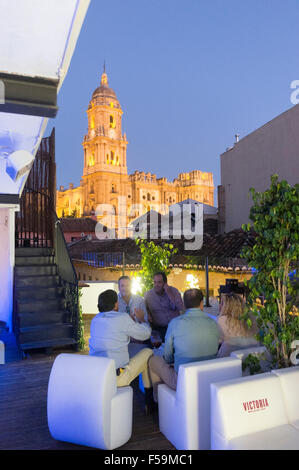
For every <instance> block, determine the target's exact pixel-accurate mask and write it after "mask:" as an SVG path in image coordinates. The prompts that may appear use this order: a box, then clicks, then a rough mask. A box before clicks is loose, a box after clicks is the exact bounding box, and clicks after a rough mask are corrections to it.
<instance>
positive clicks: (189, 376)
mask: <svg viewBox="0 0 299 470" xmlns="http://www.w3.org/2000/svg"><path fill="white" fill-rule="evenodd" d="M241 375H242V368H241V361H240V360H239V359H235V358H228V357H227V358H221V359H211V360H208V361H201V362H193V363H189V364H183V365H181V366H180V367H179V373H178V382H177V390H176V392H175V391H173V390H171V389H170V388H169V387H167V386H166V385H159V387H158V402H159V426H160V430H161V432H162V433H163V434H164V435H165V436H166V438H167V439H168V440H169V441H170V442H171V443H172V444H173V445H174V446H175V447H176V448H177V449H182V450H198V449H210V384H211V383H212V382H215V381H218V380H226V379H231V378H236V377H241Z"/></svg>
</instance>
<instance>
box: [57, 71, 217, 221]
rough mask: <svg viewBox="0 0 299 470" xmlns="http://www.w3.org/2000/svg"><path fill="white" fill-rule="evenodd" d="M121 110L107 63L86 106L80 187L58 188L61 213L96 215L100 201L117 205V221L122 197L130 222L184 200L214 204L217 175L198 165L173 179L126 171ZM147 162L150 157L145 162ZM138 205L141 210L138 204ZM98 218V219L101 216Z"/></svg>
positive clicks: (59, 214) (125, 140)
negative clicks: (86, 119)
mask: <svg viewBox="0 0 299 470" xmlns="http://www.w3.org/2000/svg"><path fill="white" fill-rule="evenodd" d="M122 114H123V111H122V109H121V106H120V103H119V101H118V99H117V97H116V94H115V92H114V91H113V90H112V88H110V87H109V83H108V77H107V74H106V71H105V68H104V72H103V74H102V76H101V83H100V86H99V87H98V88H96V90H95V91H94V92H93V94H92V98H91V100H90V102H89V106H88V109H87V118H88V131H87V134H86V135H85V136H84V139H83V144H82V145H83V150H84V165H83V176H82V179H81V181H80V186H78V187H76V188H74V186H73V184H70V187H69V189H64V188H63V187H62V186H61V187H60V190H59V191H57V207H56V210H57V214H58V217H63V216H67V215H75V216H77V217H83V216H94V215H95V211H96V207H97V206H98V205H99V204H109V205H110V206H113V207H114V210H115V215H116V226H118V219H117V217H118V214H117V211H118V207H119V206H118V201H119V197H120V196H122V198H123V201H124V204H125V207H126V208H127V215H126V220H124V221H123V223H122V225H125V226H128V225H129V223H130V222H131V221H132V220H133V219H134V218H136V217H138V216H140V215H142V214H144V213H146V212H147V211H149V210H151V209H155V210H157V211H159V210H160V209H161V206H162V205H164V207H167V206H169V205H172V204H175V203H177V202H181V201H184V200H185V199H194V200H196V201H199V202H203V203H205V204H209V205H213V198H214V184H213V174H212V173H207V172H202V171H199V170H195V171H192V172H190V173H181V174H180V175H179V176H178V177H177V178H175V179H174V180H173V182H170V181H168V180H167V178H165V177H161V178H157V177H156V175H155V174H152V173H150V172H148V173H145V172H144V171H135V172H134V173H133V174H131V175H128V173H127V144H128V142H127V138H126V134H125V133H122ZM143 165H146V166H149V165H150V162H148V161H147V162H146V161H144V162H143ZM136 205H138V209H136ZM99 220H100V219H99Z"/></svg>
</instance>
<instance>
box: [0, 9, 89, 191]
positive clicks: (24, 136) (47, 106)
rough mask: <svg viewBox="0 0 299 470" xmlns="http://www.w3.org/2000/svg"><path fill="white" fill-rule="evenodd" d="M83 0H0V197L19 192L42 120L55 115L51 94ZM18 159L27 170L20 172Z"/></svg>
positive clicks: (61, 76) (58, 81)
mask: <svg viewBox="0 0 299 470" xmlns="http://www.w3.org/2000/svg"><path fill="white" fill-rule="evenodd" d="M89 3H90V0H63V1H62V0H26V1H24V0H0V51H1V61H0V195H1V194H3V195H5V198H4V199H5V200H6V199H7V197H6V196H7V195H9V194H11V195H12V196H15V195H20V194H21V192H22V188H23V186H24V184H25V181H26V179H27V176H28V173H29V171H30V155H29V154H31V155H32V162H33V160H34V156H35V153H36V151H37V149H38V147H39V144H40V141H41V138H42V136H43V133H44V130H45V128H46V125H47V121H48V120H47V118H49V117H55V115H56V113H57V93H58V91H59V89H60V87H61V85H62V83H63V80H64V78H65V76H66V73H67V70H68V68H69V65H70V61H71V58H72V55H73V52H74V49H75V46H76V43H77V39H78V36H79V33H80V30H81V27H82V24H83V21H84V18H85V15H86V12H87V9H88V6H89ZM17 151H18V154H16V152H17ZM20 151H22V152H20ZM22 162H24V168H25V169H26V168H29V171H27V172H25V173H24V172H22V171H21V170H22V168H21V170H20V167H21V166H22V164H23V163H22ZM14 165H15V166H16V168H15V169H14ZM8 167H9V168H10V169H12V171H9V172H8V171H7V169H8ZM14 170H15V171H14ZM12 175H13V176H12ZM18 175H21V176H20V177H18ZM12 199H14V197H13V198H12ZM14 200H15V199H14Z"/></svg>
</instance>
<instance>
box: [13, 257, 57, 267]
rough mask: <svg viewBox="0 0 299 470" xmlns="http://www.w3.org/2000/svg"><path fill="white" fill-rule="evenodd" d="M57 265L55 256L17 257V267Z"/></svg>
mask: <svg viewBox="0 0 299 470" xmlns="http://www.w3.org/2000/svg"><path fill="white" fill-rule="evenodd" d="M53 264H55V258H54V256H16V263H15V265H16V266H39V265H53Z"/></svg>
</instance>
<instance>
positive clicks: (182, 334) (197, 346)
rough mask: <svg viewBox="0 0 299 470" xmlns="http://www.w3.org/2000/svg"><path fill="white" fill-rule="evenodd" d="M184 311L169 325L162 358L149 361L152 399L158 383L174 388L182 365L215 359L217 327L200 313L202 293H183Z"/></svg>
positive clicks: (217, 341) (198, 291) (156, 357)
mask: <svg viewBox="0 0 299 470" xmlns="http://www.w3.org/2000/svg"><path fill="white" fill-rule="evenodd" d="M184 305H185V308H186V312H185V313H184V314H183V315H181V316H179V317H177V318H174V319H173V320H171V322H170V323H169V325H168V329H167V333H166V337H165V346H164V352H163V357H161V356H152V357H151V358H150V360H149V371H150V378H151V382H152V385H153V393H154V399H155V401H157V388H158V384H159V383H165V384H167V385H168V386H169V387H170V388H172V389H173V390H176V385H177V377H178V370H179V366H180V365H181V364H186V363H189V362H196V361H204V360H207V359H214V358H216V355H217V351H218V345H219V330H218V326H217V324H216V322H215V321H214V320H212V319H211V318H210V317H209V316H208V315H206V314H205V313H204V312H203V294H202V292H201V291H200V290H199V289H189V290H187V291H186V292H185V293H184Z"/></svg>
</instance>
